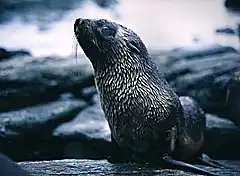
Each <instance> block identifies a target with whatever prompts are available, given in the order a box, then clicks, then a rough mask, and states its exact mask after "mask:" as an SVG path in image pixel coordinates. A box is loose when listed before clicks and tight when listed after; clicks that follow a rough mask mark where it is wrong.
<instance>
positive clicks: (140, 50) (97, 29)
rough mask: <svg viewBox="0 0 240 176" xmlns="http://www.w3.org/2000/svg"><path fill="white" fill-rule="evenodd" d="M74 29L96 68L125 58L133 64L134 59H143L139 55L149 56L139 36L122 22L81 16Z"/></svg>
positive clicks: (136, 60) (137, 60)
mask: <svg viewBox="0 0 240 176" xmlns="http://www.w3.org/2000/svg"><path fill="white" fill-rule="evenodd" d="M74 31H75V35H76V38H77V40H78V42H79V44H80V45H81V47H82V49H83V51H84V52H85V54H86V56H87V57H88V58H89V59H90V60H91V62H92V64H93V66H94V67H96V68H97V67H104V65H107V66H109V65H111V64H114V63H118V62H121V61H123V59H125V61H128V62H129V64H131V62H132V60H133V59H135V62H139V61H142V59H141V60H140V59H139V55H140V57H146V56H148V54H147V49H146V47H145V45H144V44H143V43H142V41H141V39H140V38H139V36H138V35H137V34H136V33H134V32H133V31H132V30H130V29H128V28H126V27H124V26H122V25H120V24H117V23H114V22H110V21H108V20H105V19H99V20H92V19H81V18H79V19H77V20H76V21H75V23H74ZM135 55H138V57H136V56H135ZM126 56H128V57H126ZM129 57H131V59H129Z"/></svg>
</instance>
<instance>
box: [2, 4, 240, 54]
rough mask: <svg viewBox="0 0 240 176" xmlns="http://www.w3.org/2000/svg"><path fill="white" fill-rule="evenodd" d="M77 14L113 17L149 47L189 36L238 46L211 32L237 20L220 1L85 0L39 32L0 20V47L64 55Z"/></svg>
mask: <svg viewBox="0 0 240 176" xmlns="http://www.w3.org/2000/svg"><path fill="white" fill-rule="evenodd" d="M78 17H85V18H106V19H110V20H114V21H117V22H119V23H121V24H124V25H126V26H128V27H130V28H131V29H133V30H134V31H135V32H137V33H138V34H139V35H140V36H141V38H142V39H143V41H144V42H145V43H146V45H147V46H148V47H149V48H153V49H158V48H160V49H169V48H173V47H178V46H184V45H190V44H192V43H193V38H197V39H200V40H202V41H203V42H209V43H219V44H223V45H230V46H233V47H236V48H240V44H239V40H238V39H237V37H235V36H226V35H216V33H215V29H216V28H218V27H225V26H228V27H232V28H235V27H236V24H237V23H240V15H239V14H234V13H229V12H227V11H226V9H225V8H224V6H223V0H211V1H209V0H147V1H146V0H120V2H119V5H118V6H117V7H116V9H115V11H113V10H112V9H108V10H106V9H102V8H99V7H98V6H97V5H96V4H94V3H93V2H91V1H86V3H85V4H83V6H82V7H81V8H80V9H76V10H73V11H72V12H71V13H69V14H68V15H66V17H65V18H64V19H63V20H62V21H60V22H57V23H56V25H53V27H52V28H50V29H49V30H47V31H45V32H40V31H38V29H37V27H36V25H26V24H21V23H20V22H19V21H14V22H12V23H10V24H7V25H1V28H0V38H1V40H0V46H3V47H6V48H9V49H15V48H25V49H28V50H30V51H31V52H32V53H33V55H35V56H40V55H70V54H72V53H73V47H74V46H73V44H74V43H73V23H74V21H75V19H76V18H78ZM79 52H82V51H81V50H80V49H79Z"/></svg>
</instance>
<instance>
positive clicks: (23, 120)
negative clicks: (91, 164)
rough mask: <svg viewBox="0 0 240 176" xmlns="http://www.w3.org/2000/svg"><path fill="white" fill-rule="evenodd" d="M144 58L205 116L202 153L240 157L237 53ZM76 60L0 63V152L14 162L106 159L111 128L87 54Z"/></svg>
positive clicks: (214, 50)
mask: <svg viewBox="0 0 240 176" xmlns="http://www.w3.org/2000/svg"><path fill="white" fill-rule="evenodd" d="M150 54H151V55H152V58H153V59H154V61H155V62H156V63H157V65H158V67H159V69H160V70H161V71H162V72H163V73H164V75H165V76H166V78H167V80H168V81H169V83H170V84H171V86H173V87H174V89H175V91H176V92H177V93H178V95H188V96H191V97H193V98H194V99H196V100H197V101H198V102H199V103H200V105H201V107H202V108H203V109H204V111H205V112H206V117H207V123H206V125H207V129H206V134H205V136H206V141H205V145H204V150H205V152H206V153H207V154H208V155H210V156H211V157H213V158H215V159H221V160H222V159H224V160H226V159H240V150H239V148H240V143H237V142H236V141H238V140H239V139H240V129H239V126H240V119H239V116H240V106H239V105H240V104H239V101H238V100H239V98H240V92H239V90H240V54H239V52H237V51H236V50H235V49H233V48H231V47H226V46H220V45H214V44H209V45H201V44H198V45H194V46H192V47H184V48H177V49H174V50H171V51H156V50H155V51H150ZM8 55H11V54H8ZM78 60H79V62H78V63H76V60H75V58H71V57H66V58H64V57H55V56H52V57H38V58H35V57H32V56H30V55H24V56H23V55H22V54H20V55H19V56H18V55H14V56H12V57H9V58H8V59H2V60H1V61H0V83H1V84H0V105H1V106H0V111H1V112H0V151H1V152H2V153H5V154H6V155H8V156H9V157H10V158H12V159H14V160H15V161H26V160H34V161H35V160H54V159H63V158H79V159H106V157H107V156H108V154H109V153H108V152H109V150H108V149H109V141H110V130H109V128H108V124H107V122H106V120H105V118H104V114H103V112H102V110H101V107H100V104H99V99H98V95H97V91H96V88H95V86H94V81H93V70H92V67H91V65H90V63H89V62H88V60H87V59H86V58H85V56H83V55H80V56H79V58H78ZM16 146H18V147H16Z"/></svg>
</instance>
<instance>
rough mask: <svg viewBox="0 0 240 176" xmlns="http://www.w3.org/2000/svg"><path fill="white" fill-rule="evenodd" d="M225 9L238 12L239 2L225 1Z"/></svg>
mask: <svg viewBox="0 0 240 176" xmlns="http://www.w3.org/2000/svg"><path fill="white" fill-rule="evenodd" d="M225 7H227V8H229V9H231V10H240V1H239V0H226V1H225Z"/></svg>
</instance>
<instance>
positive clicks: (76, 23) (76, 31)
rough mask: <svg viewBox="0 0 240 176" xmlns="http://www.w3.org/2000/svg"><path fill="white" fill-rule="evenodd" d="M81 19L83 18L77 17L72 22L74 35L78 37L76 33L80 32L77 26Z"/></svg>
mask: <svg viewBox="0 0 240 176" xmlns="http://www.w3.org/2000/svg"><path fill="white" fill-rule="evenodd" d="M83 20H84V19H82V18H77V19H76V20H75V22H74V33H75V35H76V37H78V35H79V32H80V31H79V28H80V25H81V23H82V22H83Z"/></svg>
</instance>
